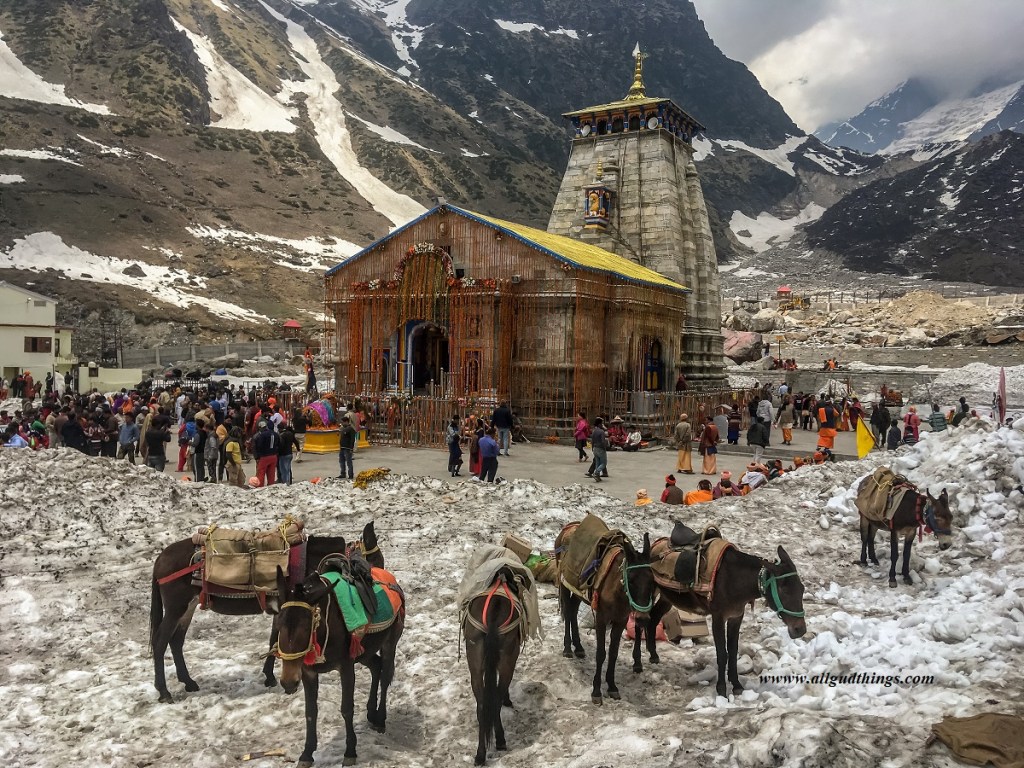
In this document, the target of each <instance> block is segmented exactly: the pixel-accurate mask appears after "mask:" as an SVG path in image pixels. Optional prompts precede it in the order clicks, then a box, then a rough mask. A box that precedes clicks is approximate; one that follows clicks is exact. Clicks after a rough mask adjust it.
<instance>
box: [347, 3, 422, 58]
mask: <svg viewBox="0 0 1024 768" xmlns="http://www.w3.org/2000/svg"><path fill="white" fill-rule="evenodd" d="M411 2H412V0H352V3H353V4H354V5H355V6H357V7H359V8H363V9H364V10H366V11H369V12H370V13H371V14H373V15H374V16H378V17H380V18H382V19H383V20H384V23H385V24H386V25H387V26H388V29H390V30H391V44H392V45H393V46H395V53H396V54H397V55H398V58H399V59H401V60H402V61H403V62H405V63H406V65H411V66H413V67H416V68H417V69H419V66H420V65H419V64H417V63H416V60H415V59H414V58H413V57H412V51H414V50H416V49H417V48H419V46H420V43H422V42H423V30H424V29H426V27H418V26H416V25H415V24H412V23H410V22H409V15H408V9H409V3H411ZM403 74H411V73H410V72H408V70H406V72H405V73H403Z"/></svg>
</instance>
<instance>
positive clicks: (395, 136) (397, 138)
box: [345, 111, 437, 152]
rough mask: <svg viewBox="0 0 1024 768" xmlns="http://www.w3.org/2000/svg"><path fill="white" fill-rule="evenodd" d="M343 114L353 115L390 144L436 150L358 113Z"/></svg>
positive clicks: (428, 150) (429, 150) (430, 150)
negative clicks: (365, 118)
mask: <svg viewBox="0 0 1024 768" xmlns="http://www.w3.org/2000/svg"><path fill="white" fill-rule="evenodd" d="M345 114H346V115H347V116H348V117H353V118H355V119H356V120H358V121H359V122H360V123H362V124H363V125H365V126H366V127H367V128H368V129H369V130H370V131H371V132H372V133H375V134H377V135H378V136H380V137H381V138H382V139H384V141H390V142H391V143H392V144H405V145H406V146H409V147H416V148H417V149H425V150H426V151H427V152H437V150H436V149H431V148H430V147H424V146H423V145H422V144H419V143H417V142H415V141H413V140H412V139H410V138H409V137H408V136H406V135H405V134H404V133H400V132H399V131H396V130H395V129H394V128H391V127H390V126H387V125H377V124H376V123H371V122H370V121H369V120H364V119H363V118H361V117H360V116H359V115H354V114H352V113H351V112H348V111H346V112H345Z"/></svg>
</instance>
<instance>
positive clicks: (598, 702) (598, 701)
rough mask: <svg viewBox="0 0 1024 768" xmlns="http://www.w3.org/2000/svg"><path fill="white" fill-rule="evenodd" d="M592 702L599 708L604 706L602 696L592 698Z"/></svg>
mask: <svg viewBox="0 0 1024 768" xmlns="http://www.w3.org/2000/svg"><path fill="white" fill-rule="evenodd" d="M590 700H591V701H592V702H593V703H594V704H597V706H601V705H602V704H604V699H602V698H601V697H600V696H591V697H590Z"/></svg>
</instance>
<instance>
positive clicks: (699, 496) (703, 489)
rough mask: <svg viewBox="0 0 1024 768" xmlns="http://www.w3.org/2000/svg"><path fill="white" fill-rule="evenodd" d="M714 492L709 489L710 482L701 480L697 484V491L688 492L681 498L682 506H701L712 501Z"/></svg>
mask: <svg viewBox="0 0 1024 768" xmlns="http://www.w3.org/2000/svg"><path fill="white" fill-rule="evenodd" d="M714 498H715V496H714V492H713V491H712V489H711V481H710V480H701V481H700V482H699V483H697V490H695V491H690V492H689V493H688V494H686V495H685V496H684V497H683V504H685V505H686V506H688V507H692V506H693V505H694V504H702V503H704V502H705V501H714Z"/></svg>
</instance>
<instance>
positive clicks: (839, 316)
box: [829, 309, 853, 325]
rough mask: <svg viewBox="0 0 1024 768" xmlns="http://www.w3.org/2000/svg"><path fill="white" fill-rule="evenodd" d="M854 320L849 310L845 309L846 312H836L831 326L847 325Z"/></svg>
mask: <svg viewBox="0 0 1024 768" xmlns="http://www.w3.org/2000/svg"><path fill="white" fill-rule="evenodd" d="M852 319H853V315H852V314H851V313H850V312H848V311H847V310H845V309H844V310H841V311H839V312H836V314H835V315H834V316H833V317H832V320H831V321H830V322H829V324H830V325H846V324H847V323H848V322H850V320H852Z"/></svg>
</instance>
